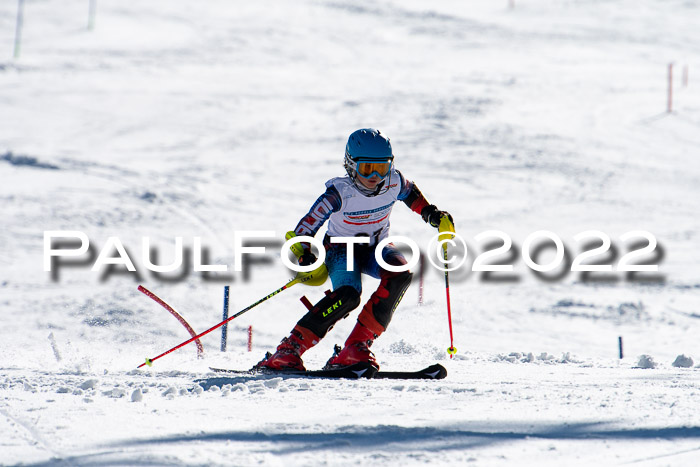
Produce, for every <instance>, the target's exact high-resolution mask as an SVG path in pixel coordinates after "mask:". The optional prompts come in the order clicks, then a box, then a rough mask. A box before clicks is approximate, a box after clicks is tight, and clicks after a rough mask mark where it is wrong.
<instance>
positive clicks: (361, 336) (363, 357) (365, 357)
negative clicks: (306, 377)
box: [323, 322, 379, 370]
mask: <svg viewBox="0 0 700 467" xmlns="http://www.w3.org/2000/svg"><path fill="white" fill-rule="evenodd" d="M376 337H377V336H375V334H374V333H373V332H372V331H370V330H369V329H368V328H366V327H365V326H363V325H362V324H361V323H359V322H358V323H357V324H356V325H355V328H354V329H353V330H352V332H351V333H350V335H349V336H348V339H347V340H346V341H345V347H343V349H342V350H341V349H340V346H339V345H336V346H335V354H334V355H333V356H332V357H331V358H330V360H328V363H326V366H325V367H323V368H324V369H326V370H331V369H334V368H342V367H346V366H350V365H354V364H355V363H361V362H365V363H369V364H370V365H372V366H373V367H375V368H376V369H377V370H378V369H379V364H378V363H377V360H376V359H375V358H374V354H373V353H372V351H371V350H369V347H370V346H371V345H372V342H374V339H375V338H376Z"/></svg>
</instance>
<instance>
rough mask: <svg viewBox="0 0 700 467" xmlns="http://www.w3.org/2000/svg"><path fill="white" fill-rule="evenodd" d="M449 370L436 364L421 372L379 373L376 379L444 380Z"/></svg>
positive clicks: (375, 376)
mask: <svg viewBox="0 0 700 467" xmlns="http://www.w3.org/2000/svg"><path fill="white" fill-rule="evenodd" d="M446 376H447V369H446V368H445V367H444V366H442V365H440V364H439V363H436V364H435V365H430V366H429V367H427V368H423V369H422V370H419V371H378V372H377V373H376V374H375V375H374V379H444V378H445V377H446Z"/></svg>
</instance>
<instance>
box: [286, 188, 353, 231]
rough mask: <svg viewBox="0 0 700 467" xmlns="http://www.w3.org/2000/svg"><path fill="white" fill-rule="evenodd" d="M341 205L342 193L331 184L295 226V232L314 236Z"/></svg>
mask: <svg viewBox="0 0 700 467" xmlns="http://www.w3.org/2000/svg"><path fill="white" fill-rule="evenodd" d="M341 205H342V200H341V198H340V193H338V190H337V189H336V188H335V187H334V186H333V185H329V186H328V188H326V192H325V193H323V194H322V195H321V196H319V197H318V199H317V200H316V202H315V203H314V204H313V205H312V206H311V209H309V212H308V213H306V215H305V216H304V217H302V218H301V220H300V221H299V223H298V224H297V226H296V227H295V228H294V233H296V234H297V235H308V236H309V237H313V236H314V235H316V232H318V230H319V229H320V228H321V226H322V225H323V223H324V222H326V221H327V220H328V218H329V217H331V214H333V213H334V212H338V211H340V207H341Z"/></svg>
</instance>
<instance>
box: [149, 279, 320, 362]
mask: <svg viewBox="0 0 700 467" xmlns="http://www.w3.org/2000/svg"><path fill="white" fill-rule="evenodd" d="M313 272H315V271H313ZM313 272H312V273H313ZM312 273H309V274H307V275H300V274H298V275H297V276H296V277H295V278H294V279H292V280H291V281H289V282H287V283H286V284H285V285H283V286H282V287H280V288H279V289H277V290H275V291H274V292H272V293H271V294H269V295H267V296H265V297H263V298H261V299H260V300H258V301H257V302H255V303H253V304H252V305H250V306H248V307H246V308H244V309H242V310H241V311H239V312H238V313H236V314H235V315H233V316H231V317H229V318H228V319H225V320H224V321H222V322H220V323H219V324H217V325H215V326H213V327H211V328H209V329H207V330H206V331H204V332H202V333H200V334H197V335H196V336H194V337H192V338H191V339H188V340H186V341H185V342H183V343H182V344H178V345H176V346H175V347H173V348H172V349H170V350H167V351H165V352H163V353H162V354H160V355H158V356H157V357H153V358H147V359H146V361H145V362H144V363H142V364H140V365H139V366H137V367H136V368H141V367H143V366H144V365H148V366H151V365H152V364H153V362H155V361H156V360H158V359H159V358H161V357H164V356H166V355H168V354H169V353H170V352H174V351H175V350H177V349H179V348H180V347H183V346H185V345H187V344H189V343H190V342H193V341H195V340H197V339H199V338H200V337H202V336H204V335H206V334H209V333H210V332H212V331H213V330H215V329H218V328H220V327H221V326H223V325H224V324H226V323H228V322H229V321H231V320H232V319H235V318H238V317H239V316H241V315H242V314H243V313H245V312H246V311H249V310H250V309H252V308H254V307H256V306H258V305H260V304H261V303H262V302H264V301H265V300H268V299H270V298H272V297H274V296H275V295H277V294H278V293H280V292H282V291H283V290H287V289H288V288H290V287H291V286H293V285H295V284H299V283H302V282H305V280H304V279H305V278H306V277H308V276H310V275H311V274H312ZM306 280H308V279H306Z"/></svg>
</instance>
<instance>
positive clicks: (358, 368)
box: [209, 363, 377, 379]
mask: <svg viewBox="0 0 700 467" xmlns="http://www.w3.org/2000/svg"><path fill="white" fill-rule="evenodd" d="M209 369H210V370H212V371H215V372H217V373H229V374H236V375H270V376H300V377H309V378H347V379H359V378H372V377H374V375H375V374H376V373H377V369H376V368H374V367H373V366H372V365H370V364H369V363H356V364H354V365H350V366H346V367H344V368H336V369H332V370H306V371H301V370H292V369H290V370H270V369H266V368H251V369H250V370H227V369H224V368H211V367H210V368H209Z"/></svg>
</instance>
